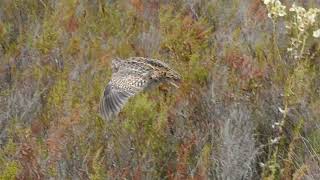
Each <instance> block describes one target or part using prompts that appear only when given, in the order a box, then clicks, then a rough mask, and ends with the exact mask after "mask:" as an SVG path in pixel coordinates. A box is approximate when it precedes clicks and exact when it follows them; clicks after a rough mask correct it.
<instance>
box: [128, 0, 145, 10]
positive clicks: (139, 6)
mask: <svg viewBox="0 0 320 180" xmlns="http://www.w3.org/2000/svg"><path fill="white" fill-rule="evenodd" d="M130 3H131V4H132V6H133V7H135V8H136V10H137V11H139V12H142V11H143V9H144V7H143V2H142V0H130Z"/></svg>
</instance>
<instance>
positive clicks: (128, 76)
mask: <svg viewBox="0 0 320 180" xmlns="http://www.w3.org/2000/svg"><path fill="white" fill-rule="evenodd" d="M148 75H149V73H148V72H143V73H141V72H137V71H134V70H132V69H130V70H128V69H119V70H118V71H117V72H116V73H114V74H113V75H112V79H111V81H110V82H109V83H108V85H107V86H106V88H105V90H104V93H103V97H102V99H101V103H100V112H101V114H102V116H103V117H104V118H105V119H111V118H112V117H114V116H116V115H117V114H118V113H119V112H120V111H121V109H122V108H123V106H124V105H125V104H126V103H127V101H128V100H129V98H130V97H132V96H134V95H136V94H138V93H139V92H141V91H142V90H144V89H145V88H146V87H147V86H148V83H149V80H148V79H149V78H148Z"/></svg>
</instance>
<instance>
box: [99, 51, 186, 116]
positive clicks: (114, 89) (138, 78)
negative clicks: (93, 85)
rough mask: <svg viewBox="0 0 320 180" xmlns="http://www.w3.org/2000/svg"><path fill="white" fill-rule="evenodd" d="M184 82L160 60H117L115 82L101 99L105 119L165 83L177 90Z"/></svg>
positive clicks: (113, 69)
mask: <svg viewBox="0 0 320 180" xmlns="http://www.w3.org/2000/svg"><path fill="white" fill-rule="evenodd" d="M180 80H181V77H180V75H179V74H178V73H177V72H175V71H174V70H172V69H171V68H170V67H169V66H168V65H167V64H165V63H164V62H161V61H159V60H156V59H149V58H143V57H132V58H129V59H126V60H120V59H115V60H113V61H112V78H111V80H110V81H109V83H108V84H107V86H106V88H105V90H104V93H103V96H102V98H101V102H100V111H101V115H102V117H103V118H104V119H106V120H108V119H111V118H112V117H114V116H115V115H117V114H118V113H119V112H120V111H121V109H122V108H123V106H124V105H125V104H126V102H127V101H128V99H129V98H130V97H132V96H134V95H136V94H138V93H139V92H141V91H143V90H146V89H149V88H150V87H152V86H156V85H159V84H160V83H164V82H166V83H170V84H172V85H174V86H176V87H177V85H176V83H177V82H180Z"/></svg>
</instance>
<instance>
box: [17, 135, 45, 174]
mask: <svg viewBox="0 0 320 180" xmlns="http://www.w3.org/2000/svg"><path fill="white" fill-rule="evenodd" d="M35 149H37V148H36V146H35V140H34V139H32V140H31V142H25V143H22V144H21V147H20V151H19V161H20V164H21V165H22V171H21V173H20V174H19V176H18V177H17V179H35V180H37V179H43V173H42V171H41V167H40V165H39V163H38V160H37V158H36V157H39V155H38V153H37V152H36V151H35Z"/></svg>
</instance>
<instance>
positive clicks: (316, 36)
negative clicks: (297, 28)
mask: <svg viewBox="0 0 320 180" xmlns="http://www.w3.org/2000/svg"><path fill="white" fill-rule="evenodd" d="M312 35H313V37H315V38H318V37H320V29H318V30H315V31H313V34H312Z"/></svg>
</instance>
